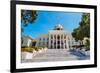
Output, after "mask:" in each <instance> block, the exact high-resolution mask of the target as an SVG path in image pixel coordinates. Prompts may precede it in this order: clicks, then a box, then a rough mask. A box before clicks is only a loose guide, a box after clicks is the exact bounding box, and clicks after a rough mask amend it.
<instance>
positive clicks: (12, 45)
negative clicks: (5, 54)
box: [10, 1, 16, 73]
mask: <svg viewBox="0 0 100 73" xmlns="http://www.w3.org/2000/svg"><path fill="white" fill-rule="evenodd" d="M15 15H16V3H15V1H10V28H11V29H10V49H11V50H10V52H11V53H10V57H11V58H10V72H11V73H13V72H16V71H15V70H16V26H15V23H16V16H15Z"/></svg>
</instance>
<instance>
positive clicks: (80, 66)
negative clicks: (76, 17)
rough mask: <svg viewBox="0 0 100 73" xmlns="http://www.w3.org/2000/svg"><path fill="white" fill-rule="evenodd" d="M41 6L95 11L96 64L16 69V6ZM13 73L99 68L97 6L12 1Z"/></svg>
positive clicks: (11, 38) (11, 39) (11, 62)
mask: <svg viewBox="0 0 100 73" xmlns="http://www.w3.org/2000/svg"><path fill="white" fill-rule="evenodd" d="M18 4H19V5H40V6H52V7H53V6H55V7H71V8H86V9H94V64H87V65H73V66H57V67H56V66H55V67H40V68H24V69H17V68H16V33H17V32H16V5H18ZM10 41H11V45H10V46H11V54H10V56H11V61H10V64H11V66H10V69H11V70H10V71H11V72H29V71H45V70H59V69H60V70H61V69H78V68H91V67H97V6H93V5H79V4H62V3H47V2H33V1H11V37H10Z"/></svg>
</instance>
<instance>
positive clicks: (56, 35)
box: [56, 35, 57, 49]
mask: <svg viewBox="0 0 100 73" xmlns="http://www.w3.org/2000/svg"><path fill="white" fill-rule="evenodd" d="M56 49H57V35H56Z"/></svg>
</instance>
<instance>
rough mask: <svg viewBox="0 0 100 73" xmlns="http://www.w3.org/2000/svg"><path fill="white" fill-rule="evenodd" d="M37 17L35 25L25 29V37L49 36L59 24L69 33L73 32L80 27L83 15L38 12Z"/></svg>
mask: <svg viewBox="0 0 100 73" xmlns="http://www.w3.org/2000/svg"><path fill="white" fill-rule="evenodd" d="M37 15H38V16H37V19H36V20H35V22H34V23H32V24H29V25H28V26H27V27H24V35H30V36H32V37H33V38H36V37H38V35H39V34H48V31H49V30H51V29H53V28H54V26H56V25H57V24H61V25H62V26H63V27H64V30H66V31H67V32H72V31H73V29H75V28H77V27H78V26H79V22H80V20H81V16H82V13H78V12H77V13H75V12H54V11H37Z"/></svg>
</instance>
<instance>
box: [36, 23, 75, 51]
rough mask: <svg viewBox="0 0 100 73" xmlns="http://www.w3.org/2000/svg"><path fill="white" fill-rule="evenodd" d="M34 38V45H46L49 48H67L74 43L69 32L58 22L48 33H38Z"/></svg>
mask: <svg viewBox="0 0 100 73" xmlns="http://www.w3.org/2000/svg"><path fill="white" fill-rule="evenodd" d="M34 40H36V46H46V47H48V48H49V49H69V48H71V47H72V45H73V44H75V40H74V38H73V37H72V35H71V33H70V32H66V31H65V30H64V28H63V26H62V25H60V24H58V25H57V26H55V27H54V29H52V30H49V32H48V34H40V35H39V37H38V38H37V39H34Z"/></svg>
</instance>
